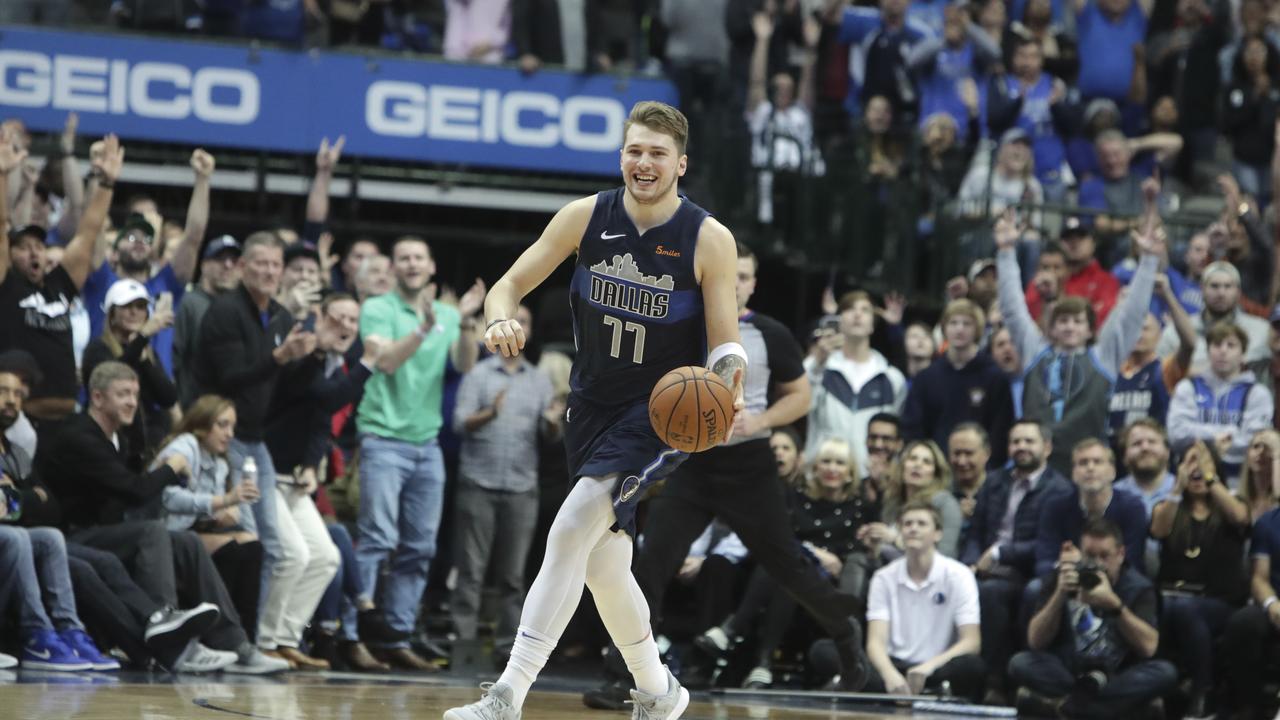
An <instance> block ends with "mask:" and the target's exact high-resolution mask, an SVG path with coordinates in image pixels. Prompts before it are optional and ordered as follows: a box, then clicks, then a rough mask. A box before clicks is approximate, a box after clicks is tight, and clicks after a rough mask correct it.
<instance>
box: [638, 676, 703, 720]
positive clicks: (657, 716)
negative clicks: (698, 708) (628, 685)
mask: <svg viewBox="0 0 1280 720" xmlns="http://www.w3.org/2000/svg"><path fill="white" fill-rule="evenodd" d="M664 669H665V668H664ZM631 700H632V701H633V703H634V704H633V706H632V708H631V720H676V718H678V717H680V716H681V715H683V714H684V711H685V708H687V707H689V691H688V690H685V689H684V688H683V687H681V686H680V681H679V680H676V676H675V675H672V674H671V670H669V669H667V694H666V695H650V694H649V693H647V692H641V691H639V690H632V691H631Z"/></svg>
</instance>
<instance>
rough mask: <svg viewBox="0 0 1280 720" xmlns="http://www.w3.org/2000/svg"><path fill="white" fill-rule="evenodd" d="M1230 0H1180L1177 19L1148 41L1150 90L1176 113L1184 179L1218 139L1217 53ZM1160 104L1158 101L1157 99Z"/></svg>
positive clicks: (1227, 25) (1226, 34) (1227, 29)
mask: <svg viewBox="0 0 1280 720" xmlns="http://www.w3.org/2000/svg"><path fill="white" fill-rule="evenodd" d="M1230 7H1231V5H1230V3H1225V2H1210V3H1206V2H1205V0H1178V2H1177V3H1176V12H1177V22H1176V24H1175V25H1174V27H1172V28H1169V29H1168V30H1166V31H1164V32H1153V33H1152V35H1151V37H1150V38H1149V40H1148V41H1147V57H1148V59H1149V62H1150V65H1151V77H1150V84H1151V96H1152V97H1157V98H1168V99H1169V100H1170V101H1171V102H1172V103H1173V106H1174V109H1175V112H1176V114H1177V117H1178V122H1177V125H1176V130H1177V132H1179V133H1181V135H1182V137H1183V141H1184V143H1185V144H1186V151H1185V152H1183V153H1181V154H1180V155H1179V160H1180V163H1179V165H1180V172H1179V173H1178V175H1179V176H1180V177H1181V178H1183V179H1184V180H1193V177H1192V175H1191V170H1192V169H1193V168H1192V164H1193V163H1196V164H1199V163H1203V162H1205V161H1211V160H1212V159H1213V152H1214V146H1215V145H1216V144H1217V140H1218V128H1217V126H1216V125H1217V123H1216V122H1215V119H1216V118H1217V115H1218V103H1219V101H1220V89H1221V86H1222V79H1221V74H1220V73H1219V71H1218V54H1219V53H1220V52H1221V50H1222V47H1223V45H1225V44H1226V42H1227V40H1228V39H1229V38H1230V36H1231V18H1230V17H1229V11H1230ZM1157 104H1159V103H1157Z"/></svg>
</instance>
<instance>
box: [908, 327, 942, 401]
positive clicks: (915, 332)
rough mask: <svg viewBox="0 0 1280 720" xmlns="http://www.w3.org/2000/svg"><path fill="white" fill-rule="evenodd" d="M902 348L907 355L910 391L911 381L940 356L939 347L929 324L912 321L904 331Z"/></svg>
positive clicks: (909, 387)
mask: <svg viewBox="0 0 1280 720" xmlns="http://www.w3.org/2000/svg"><path fill="white" fill-rule="evenodd" d="M902 349H903V351H904V353H905V354H906V356H907V358H906V359H907V363H906V364H907V367H906V371H907V372H906V376H907V392H910V391H911V382H912V381H913V380H915V378H916V376H918V375H919V374H920V373H922V372H924V371H925V370H926V369H928V367H929V366H930V365H932V364H933V361H934V360H936V359H937V358H938V347H937V345H935V344H934V342H933V333H932V332H930V330H929V326H928V325H925V324H924V323H911V324H910V325H908V326H907V331H906V332H905V333H903V338H902Z"/></svg>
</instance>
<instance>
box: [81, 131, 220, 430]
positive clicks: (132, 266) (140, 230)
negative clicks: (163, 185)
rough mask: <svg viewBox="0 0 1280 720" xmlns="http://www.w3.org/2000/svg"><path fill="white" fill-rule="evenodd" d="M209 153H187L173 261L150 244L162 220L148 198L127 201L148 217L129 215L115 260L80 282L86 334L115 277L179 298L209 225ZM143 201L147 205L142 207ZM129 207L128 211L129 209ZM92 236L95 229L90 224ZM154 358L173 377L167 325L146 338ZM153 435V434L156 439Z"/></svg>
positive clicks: (100, 314) (95, 329)
mask: <svg viewBox="0 0 1280 720" xmlns="http://www.w3.org/2000/svg"><path fill="white" fill-rule="evenodd" d="M214 165H215V163H214V159H213V156H212V155H210V154H209V153H207V152H205V151H204V150H198V149H197V150H196V151H195V152H193V153H191V169H192V170H193V171H194V172H195V184H194V185H192V188H191V203H190V205H188V207H187V225H186V229H185V234H184V235H183V238H182V242H181V243H180V244H179V245H178V246H177V250H176V251H175V252H174V255H173V261H172V262H169V261H166V260H164V258H163V257H162V249H161V248H160V247H159V246H158V244H157V243H156V233H157V232H158V231H159V228H160V227H161V225H162V224H163V222H164V221H163V220H162V219H161V218H160V215H159V213H156V212H155V203H154V202H153V201H150V200H149V199H148V200H146V201H145V205H143V204H142V203H141V201H139V202H135V203H131V205H134V206H137V207H139V208H140V209H143V208H146V209H149V210H150V211H151V213H152V216H151V217H150V218H149V217H148V216H146V215H142V214H141V213H134V214H131V215H129V217H128V218H127V219H126V220H125V222H124V224H123V225H121V226H120V232H119V233H118V234H117V235H116V240H115V263H114V265H113V264H112V263H108V262H103V261H101V260H100V259H99V262H100V264H99V265H98V266H97V267H95V268H93V269H92V270H93V271H92V273H91V274H90V275H89V277H88V280H86V281H85V284H84V304H85V308H86V309H87V310H88V311H89V323H90V329H89V331H90V334H91V335H92V336H93V337H98V336H99V335H101V334H102V331H103V329H104V326H105V324H106V313H107V309H106V307H105V306H104V305H103V303H104V302H105V300H106V297H107V291H108V290H110V289H111V286H112V285H114V284H115V282H116V281H117V280H120V279H121V278H125V279H130V280H137V281H138V282H140V283H142V284H143V285H145V286H146V287H147V292H148V293H149V294H150V296H151V297H152V298H154V299H155V301H156V302H160V299H161V298H162V297H163V296H165V295H168V298H169V299H168V300H167V301H166V302H167V303H168V305H169V308H170V309H172V308H175V307H177V306H178V305H179V304H180V303H181V302H182V296H183V294H184V293H185V291H186V287H187V282H188V281H190V280H191V276H192V274H193V273H194V272H195V269H196V260H197V258H198V257H199V254H200V244H201V243H202V242H203V241H204V231H205V228H206V227H207V226H208V224H209V183H210V180H211V178H212V177H213V170H214ZM147 206H149V207H147ZM131 212H133V211H132V210H131ZM94 232H95V237H96V233H97V228H95V229H94ZM151 345H152V347H153V348H154V349H155V354H156V358H157V359H158V360H159V362H160V366H161V367H163V368H164V371H165V373H166V374H168V375H169V376H170V377H172V376H173V330H172V329H171V328H169V327H165V328H162V329H161V330H160V331H158V332H157V333H156V334H155V335H154V336H152V338H151ZM157 439H158V438H157Z"/></svg>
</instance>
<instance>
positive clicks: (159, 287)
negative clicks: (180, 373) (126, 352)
mask: <svg viewBox="0 0 1280 720" xmlns="http://www.w3.org/2000/svg"><path fill="white" fill-rule="evenodd" d="M119 279H120V278H119V276H117V275H116V271H115V270H113V269H112V268H111V263H106V262H104V263H102V266H101V267H99V268H98V269H97V270H95V271H93V272H92V273H90V274H89V278H88V279H87V280H85V283H84V288H83V289H81V291H80V293H81V296H82V297H84V306H85V310H87V311H88V312H89V337H91V338H96V337H98V336H100V335H102V330H103V328H104V327H105V326H106V323H107V313H106V311H104V310H103V309H102V303H103V302H104V301H105V300H106V299H107V290H110V289H111V286H112V285H113V284H115V282H116V281H117V280H119ZM143 285H145V286H146V288H147V292H149V293H151V301H152V304H153V307H154V303H155V300H156V299H157V298H159V297H160V294H161V293H169V294H170V295H172V296H173V307H174V310H175V311H176V310H177V308H178V304H179V303H181V302H182V295H183V294H184V293H185V292H186V286H185V285H184V284H183V283H182V281H181V280H179V279H178V276H177V274H176V273H174V272H173V266H172V265H165V266H164V267H163V268H162V269H161V270H160V272H158V273H156V274H155V275H152V276H151V277H149V278H147V281H146V282H145V283H143ZM151 348H152V349H153V350H155V353H156V357H157V358H158V359H159V360H160V364H161V365H162V366H163V367H164V371H165V372H166V373H167V374H168V375H169V377H173V328H172V327H167V328H165V329H164V330H161V331H160V332H158V333H156V334H155V335H154V336H153V337H152V338H151Z"/></svg>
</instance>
